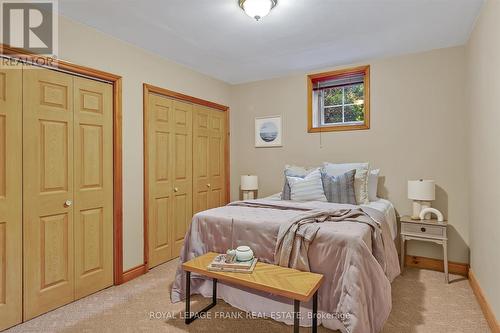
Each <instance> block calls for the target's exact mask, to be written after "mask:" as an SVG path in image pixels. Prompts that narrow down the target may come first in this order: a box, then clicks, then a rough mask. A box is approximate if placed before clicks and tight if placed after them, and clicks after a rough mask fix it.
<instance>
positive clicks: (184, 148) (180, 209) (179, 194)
mask: <svg viewBox="0 0 500 333" xmlns="http://www.w3.org/2000/svg"><path fill="white" fill-rule="evenodd" d="M173 113H174V114H173V118H174V136H173V147H172V148H173V151H172V153H173V155H172V165H173V168H172V169H173V182H174V183H173V187H174V193H173V198H172V200H173V203H172V207H173V219H172V224H173V233H172V236H173V239H172V245H173V248H172V251H173V253H172V255H173V256H174V257H178V256H179V254H180V251H181V248H182V245H183V243H184V236H185V235H186V232H187V228H188V226H189V223H191V218H192V216H193V209H192V204H193V203H192V201H193V196H192V191H193V175H192V173H193V150H192V149H193V147H192V145H193V141H192V140H193V106H192V105H191V104H189V103H184V102H180V101H175V100H174V101H173Z"/></svg>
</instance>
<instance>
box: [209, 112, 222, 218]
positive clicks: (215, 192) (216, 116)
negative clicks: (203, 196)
mask: <svg viewBox="0 0 500 333" xmlns="http://www.w3.org/2000/svg"><path fill="white" fill-rule="evenodd" d="M225 119H226V118H225V114H224V112H221V111H217V110H213V109H212V110H210V122H209V124H210V145H209V156H210V158H209V160H210V163H209V176H210V194H209V207H210V208H214V207H220V206H223V205H224V204H225V203H226V198H225V183H226V176H225V140H226V135H225V131H226V130H225V128H226V125H225Z"/></svg>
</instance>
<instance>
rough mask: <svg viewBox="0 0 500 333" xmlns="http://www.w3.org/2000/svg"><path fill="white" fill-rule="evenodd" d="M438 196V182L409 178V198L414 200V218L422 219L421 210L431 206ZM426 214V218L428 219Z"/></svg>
mask: <svg viewBox="0 0 500 333" xmlns="http://www.w3.org/2000/svg"><path fill="white" fill-rule="evenodd" d="M435 198H436V182H435V181H433V180H425V179H419V180H409V181H408V199H411V200H413V214H412V216H411V218H412V220H420V211H421V210H422V209H424V208H430V207H431V201H433V200H434V199H435ZM427 215H428V214H426V217H425V218H426V219H427Z"/></svg>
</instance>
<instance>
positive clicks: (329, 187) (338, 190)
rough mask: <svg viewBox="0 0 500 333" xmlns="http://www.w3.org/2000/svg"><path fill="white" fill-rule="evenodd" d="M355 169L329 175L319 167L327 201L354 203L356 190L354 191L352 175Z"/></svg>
mask: <svg viewBox="0 0 500 333" xmlns="http://www.w3.org/2000/svg"><path fill="white" fill-rule="evenodd" d="M355 174H356V170H355V169H354V170H351V171H347V172H346V173H344V174H341V175H338V176H330V175H328V174H327V173H326V170H325V169H321V178H322V180H323V189H324V190H325V195H326V199H327V200H328V202H334V203H341V204H351V205H355V204H356V192H355V191H354V176H355Z"/></svg>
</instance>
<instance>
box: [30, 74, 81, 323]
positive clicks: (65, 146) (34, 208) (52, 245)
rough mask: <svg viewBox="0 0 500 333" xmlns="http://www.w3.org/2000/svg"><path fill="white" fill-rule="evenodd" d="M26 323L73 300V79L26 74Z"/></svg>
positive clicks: (55, 75) (69, 77)
mask: <svg viewBox="0 0 500 333" xmlns="http://www.w3.org/2000/svg"><path fill="white" fill-rule="evenodd" d="M23 75H24V83H23V100H24V102H23V104H24V105H23V108H24V110H23V132H24V134H23V159H24V161H23V178H24V180H23V186H24V194H23V195H24V203H23V206H24V314H25V315H24V319H25V320H27V319H30V318H33V317H35V316H37V315H39V314H41V313H44V312H47V311H49V310H51V309H54V308H56V307H58V306H61V305H63V304H66V303H69V302H71V301H72V300H73V299H74V286H75V283H74V242H73V226H74V225H73V205H71V202H72V201H73V199H74V197H73V78H72V77H71V76H70V75H67V74H62V73H58V72H55V71H51V70H47V69H41V68H37V69H27V70H24V73H23Z"/></svg>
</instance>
